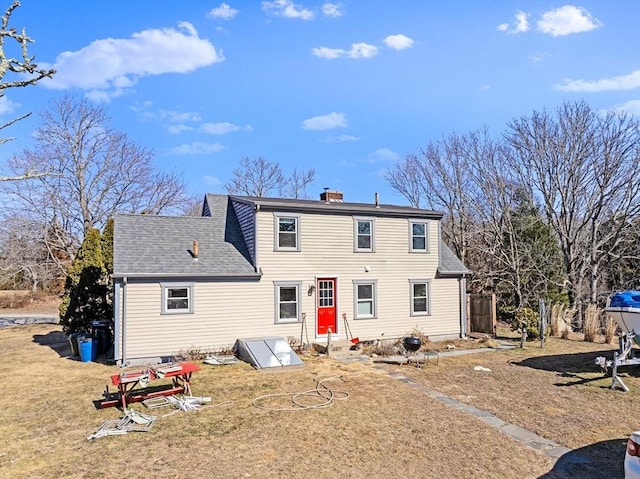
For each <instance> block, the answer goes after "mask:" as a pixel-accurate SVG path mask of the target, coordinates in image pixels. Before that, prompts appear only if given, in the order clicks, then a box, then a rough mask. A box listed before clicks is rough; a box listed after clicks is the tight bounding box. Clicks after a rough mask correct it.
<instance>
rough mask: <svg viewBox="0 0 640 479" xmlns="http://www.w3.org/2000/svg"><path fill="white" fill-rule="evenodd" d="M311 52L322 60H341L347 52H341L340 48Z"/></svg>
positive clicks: (325, 48)
mask: <svg viewBox="0 0 640 479" xmlns="http://www.w3.org/2000/svg"><path fill="white" fill-rule="evenodd" d="M311 51H312V52H313V54H314V55H315V56H317V57H320V58H326V59H328V60H333V59H335V58H340V57H342V56H344V55H345V54H346V51H345V50H341V49H340V48H328V47H318V48H312V49H311Z"/></svg>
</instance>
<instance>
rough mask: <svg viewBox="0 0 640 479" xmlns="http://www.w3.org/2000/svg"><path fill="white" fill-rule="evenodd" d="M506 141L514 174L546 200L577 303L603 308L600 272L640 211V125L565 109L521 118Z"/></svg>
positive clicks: (577, 106)
mask: <svg viewBox="0 0 640 479" xmlns="http://www.w3.org/2000/svg"><path fill="white" fill-rule="evenodd" d="M505 138H506V139H507V141H508V142H509V144H510V145H511V147H512V149H513V156H512V159H513V163H512V168H513V170H514V171H516V172H517V173H518V174H519V177H520V180H521V181H522V182H523V183H525V184H527V185H528V186H529V188H530V189H531V191H533V192H535V194H536V195H538V197H539V198H540V199H541V201H542V204H543V207H544V211H545V215H546V217H547V221H548V222H549V224H550V225H551V226H552V228H553V230H554V231H555V233H556V235H557V237H558V240H559V242H560V247H561V250H562V255H563V261H564V267H565V272H566V275H567V279H568V287H569V295H570V298H569V299H570V302H571V304H573V303H574V302H576V301H577V300H580V299H584V300H586V301H588V302H591V303H595V302H597V300H598V279H599V277H601V273H600V268H601V267H602V266H603V264H605V262H606V261H608V260H609V259H610V257H611V256H612V255H614V254H615V252H616V250H617V249H618V248H619V246H620V244H621V242H622V241H623V239H624V238H625V237H626V236H627V233H628V232H629V231H630V230H631V228H632V224H633V220H634V219H635V218H637V217H638V214H639V213H640V181H638V177H639V175H640V127H639V123H638V121H637V120H636V119H634V118H633V117H629V116H627V115H625V114H623V113H615V112H608V113H606V114H601V113H599V112H597V111H594V110H593V109H592V108H591V107H590V106H589V105H588V104H586V103H585V102H576V103H565V104H564V105H563V106H561V107H560V108H558V109H557V110H556V112H555V114H553V113H549V112H547V111H542V112H534V113H533V115H531V116H530V117H525V118H521V119H518V120H514V121H513V122H511V123H510V124H509V129H508V131H507V133H506V135H505ZM585 281H586V282H587V286H586V287H585V286H584V282H585Z"/></svg>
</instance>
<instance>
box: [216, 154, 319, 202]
mask: <svg viewBox="0 0 640 479" xmlns="http://www.w3.org/2000/svg"><path fill="white" fill-rule="evenodd" d="M315 174H316V173H315V170H314V169H313V168H312V169H309V170H305V169H304V168H302V170H300V171H298V170H297V169H295V170H294V171H293V173H292V174H291V176H289V177H286V176H285V174H284V173H283V171H282V167H281V166H280V164H278V163H276V162H271V161H268V160H267V159H265V158H264V157H262V156H258V157H256V158H249V157H247V156H243V157H242V158H240V166H239V167H237V168H235V169H234V170H233V178H231V181H229V183H227V184H226V185H224V188H225V190H226V191H227V193H229V194H243V195H247V196H258V197H263V196H272V195H274V194H276V193H277V194H279V195H281V196H285V197H287V198H305V197H306V193H305V190H306V187H307V186H308V185H310V184H311V183H313V181H314V180H315Z"/></svg>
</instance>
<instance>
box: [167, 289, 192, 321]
mask: <svg viewBox="0 0 640 479" xmlns="http://www.w3.org/2000/svg"><path fill="white" fill-rule="evenodd" d="M160 287H161V288H162V309H161V311H162V314H181V313H193V283H179V284H178V283H162V284H161V285H160Z"/></svg>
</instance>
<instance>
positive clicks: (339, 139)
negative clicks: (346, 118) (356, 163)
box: [322, 135, 360, 143]
mask: <svg viewBox="0 0 640 479" xmlns="http://www.w3.org/2000/svg"><path fill="white" fill-rule="evenodd" d="M322 141H323V142H325V143H343V142H346V141H360V138H359V137H357V136H353V135H337V136H328V137H327V138H325V139H324V140H322Z"/></svg>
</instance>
